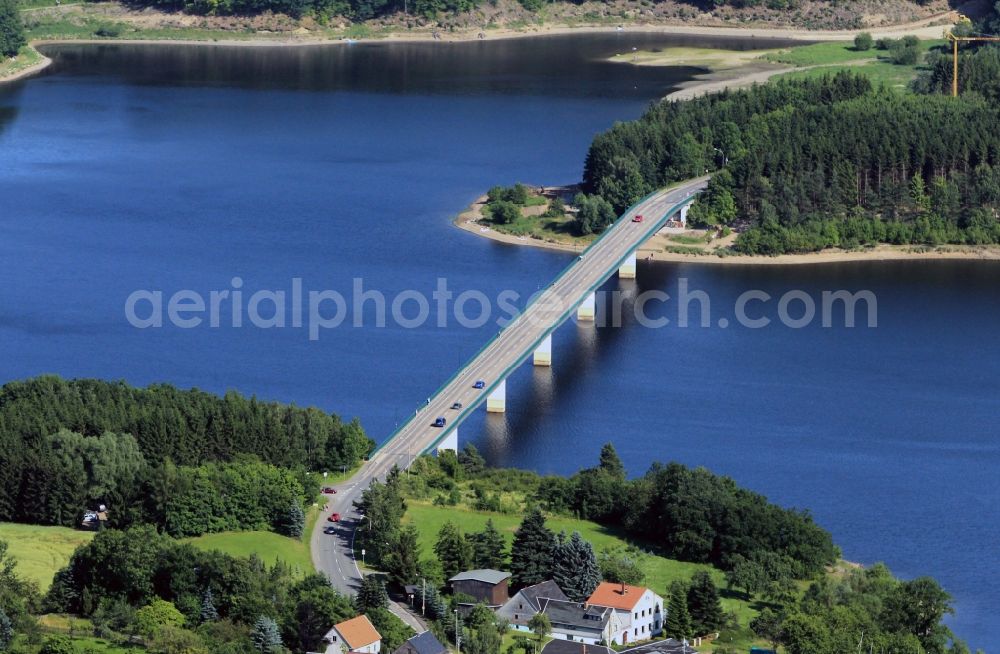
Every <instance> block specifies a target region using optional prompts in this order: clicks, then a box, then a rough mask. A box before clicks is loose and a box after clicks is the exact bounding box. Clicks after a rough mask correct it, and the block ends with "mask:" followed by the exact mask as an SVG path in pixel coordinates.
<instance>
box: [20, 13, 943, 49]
mask: <svg viewBox="0 0 1000 654" xmlns="http://www.w3.org/2000/svg"><path fill="white" fill-rule="evenodd" d="M957 15H958V14H957V12H955V11H947V12H943V13H940V14H935V15H934V16H929V17H927V18H924V19H921V20H919V21H914V22H911V23H903V24H900V25H890V26H886V27H879V28H869V29H868V30H867V31H869V32H870V33H871V34H872V36H873V37H875V38H883V37H892V36H899V35H902V34H914V35H916V36H921V37H933V38H940V37H941V36H942V33H943V31H944V28H945V26H946V25H947V24H950V23H951V22H953V21H954V20H956V19H957ZM619 31H625V32H634V33H643V34H684V35H693V36H733V37H749V38H761V39H769V38H774V39H791V40H796V41H843V40H850V39H853V38H854V36H855V35H856V34H857V33H858V31H859V30H808V29H804V28H796V27H787V28H786V27H739V26H724V25H692V24H690V23H667V22H665V23H656V24H649V23H628V24H625V25H624V27H623V30H619V29H618V28H617V27H614V26H608V25H591V26H586V25H582V26H570V25H558V24H553V25H537V26H529V27H524V28H516V29H513V28H499V29H490V30H486V31H485V32H483V33H484V34H485V40H487V41H495V40H498V39H519V38H534V37H542V36H559V35H564V34H608V33H617V32H619ZM434 32H435V30H432V29H430V28H422V29H412V30H406V31H401V32H392V33H389V34H385V35H380V36H378V37H373V38H368V39H361V40H357V41H356V42H357V43H365V44H368V43H407V42H425V41H432V42H438V43H452V42H462V41H477V40H479V34H480V33H481V32H480V31H479V30H466V31H458V32H440V31H438V33H439V35H440V38H439V39H435V38H434ZM63 43H89V44H92V43H102V44H109V43H110V44H114V43H123V44H149V43H153V44H156V43H172V44H177V45H225V46H250V47H254V46H258V47H259V46H264V47H267V46H270V47H275V46H278V47H285V46H311V45H328V44H332V43H343V44H348V43H349V41H348V40H347V39H344V38H323V37H315V36H310V35H302V36H288V35H281V36H273V37H272V36H269V35H261V34H256V35H253V36H251V37H250V38H238V37H237V38H232V39H229V38H224V39H213V38H211V37H209V38H206V39H171V38H169V37H168V38H163V39H96V38H89V39H39V40H36V41H33V42H32V45H54V44H63Z"/></svg>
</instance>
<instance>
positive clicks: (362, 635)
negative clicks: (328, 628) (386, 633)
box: [333, 615, 382, 649]
mask: <svg viewBox="0 0 1000 654" xmlns="http://www.w3.org/2000/svg"><path fill="white" fill-rule="evenodd" d="M333 628H334V629H336V630H337V633H338V634H340V637H341V638H343V639H344V642H345V643H347V646H348V647H350V648H351V649H358V648H359V647H364V646H365V645H371V644H372V643H374V642H377V641H379V640H382V636H381V634H379V632H378V631H376V630H375V627H374V625H372V623H371V621H370V620H368V616H366V615H359V616H358V617H356V618H351V619H350V620H344V621H343V622H340V623H338V624H335V625H333Z"/></svg>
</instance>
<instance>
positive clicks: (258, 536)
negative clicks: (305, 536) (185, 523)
mask: <svg viewBox="0 0 1000 654" xmlns="http://www.w3.org/2000/svg"><path fill="white" fill-rule="evenodd" d="M185 541H186V542H188V543H191V544H192V545H194V546H195V547H197V548H198V549H200V550H205V551H210V550H219V551H221V552H225V553H226V554H229V555H230V556H239V557H249V556H250V555H251V554H256V555H257V556H258V557H260V558H261V559H263V560H264V561H265V562H267V563H268V564H272V563H274V562H275V561H283V562H285V563H287V564H288V565H289V566H291V567H292V569H293V570H297V571H298V573H299V574H306V573H309V572H312V571H313V565H312V558H311V557H310V555H309V546H308V544H306V543H304V542H303V541H301V540H299V539H296V538H289V537H287V536H282V535H280V534H275V533H272V532H270V531H223V532H220V533H218V534H205V535H204V536H198V537H196V538H188V539H185Z"/></svg>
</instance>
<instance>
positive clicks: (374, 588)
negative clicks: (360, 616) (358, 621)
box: [354, 575, 389, 613]
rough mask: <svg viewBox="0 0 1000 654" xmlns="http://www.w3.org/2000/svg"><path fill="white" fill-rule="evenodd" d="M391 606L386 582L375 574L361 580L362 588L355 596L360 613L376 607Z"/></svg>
mask: <svg viewBox="0 0 1000 654" xmlns="http://www.w3.org/2000/svg"><path fill="white" fill-rule="evenodd" d="M388 606H389V595H388V593H386V592H385V584H383V583H382V580H381V579H379V578H378V577H376V576H375V575H368V576H367V577H365V578H364V579H363V580H362V581H361V588H359V589H358V594H357V595H356V596H355V598H354V607H355V608H356V609H357V610H358V613H367V612H368V611H372V610H375V609H384V608H386V607H388Z"/></svg>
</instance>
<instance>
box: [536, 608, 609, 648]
mask: <svg viewBox="0 0 1000 654" xmlns="http://www.w3.org/2000/svg"><path fill="white" fill-rule="evenodd" d="M540 612H541V613H544V614H545V615H546V616H547V617H548V619H549V622H550V623H552V637H553V638H561V639H564V640H575V641H579V642H581V643H586V644H588V645H597V644H598V643H602V642H603V643H610V642H611V641H612V638H613V635H614V634H616V633H621V631H622V625H621V619H620V618H619V617H618V615H617V612H616V611H615V610H614V609H612V608H610V607H607V606H593V605H590V604H581V603H580V602H569V601H564V600H553V599H543V600H542V610H541V611H540Z"/></svg>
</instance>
